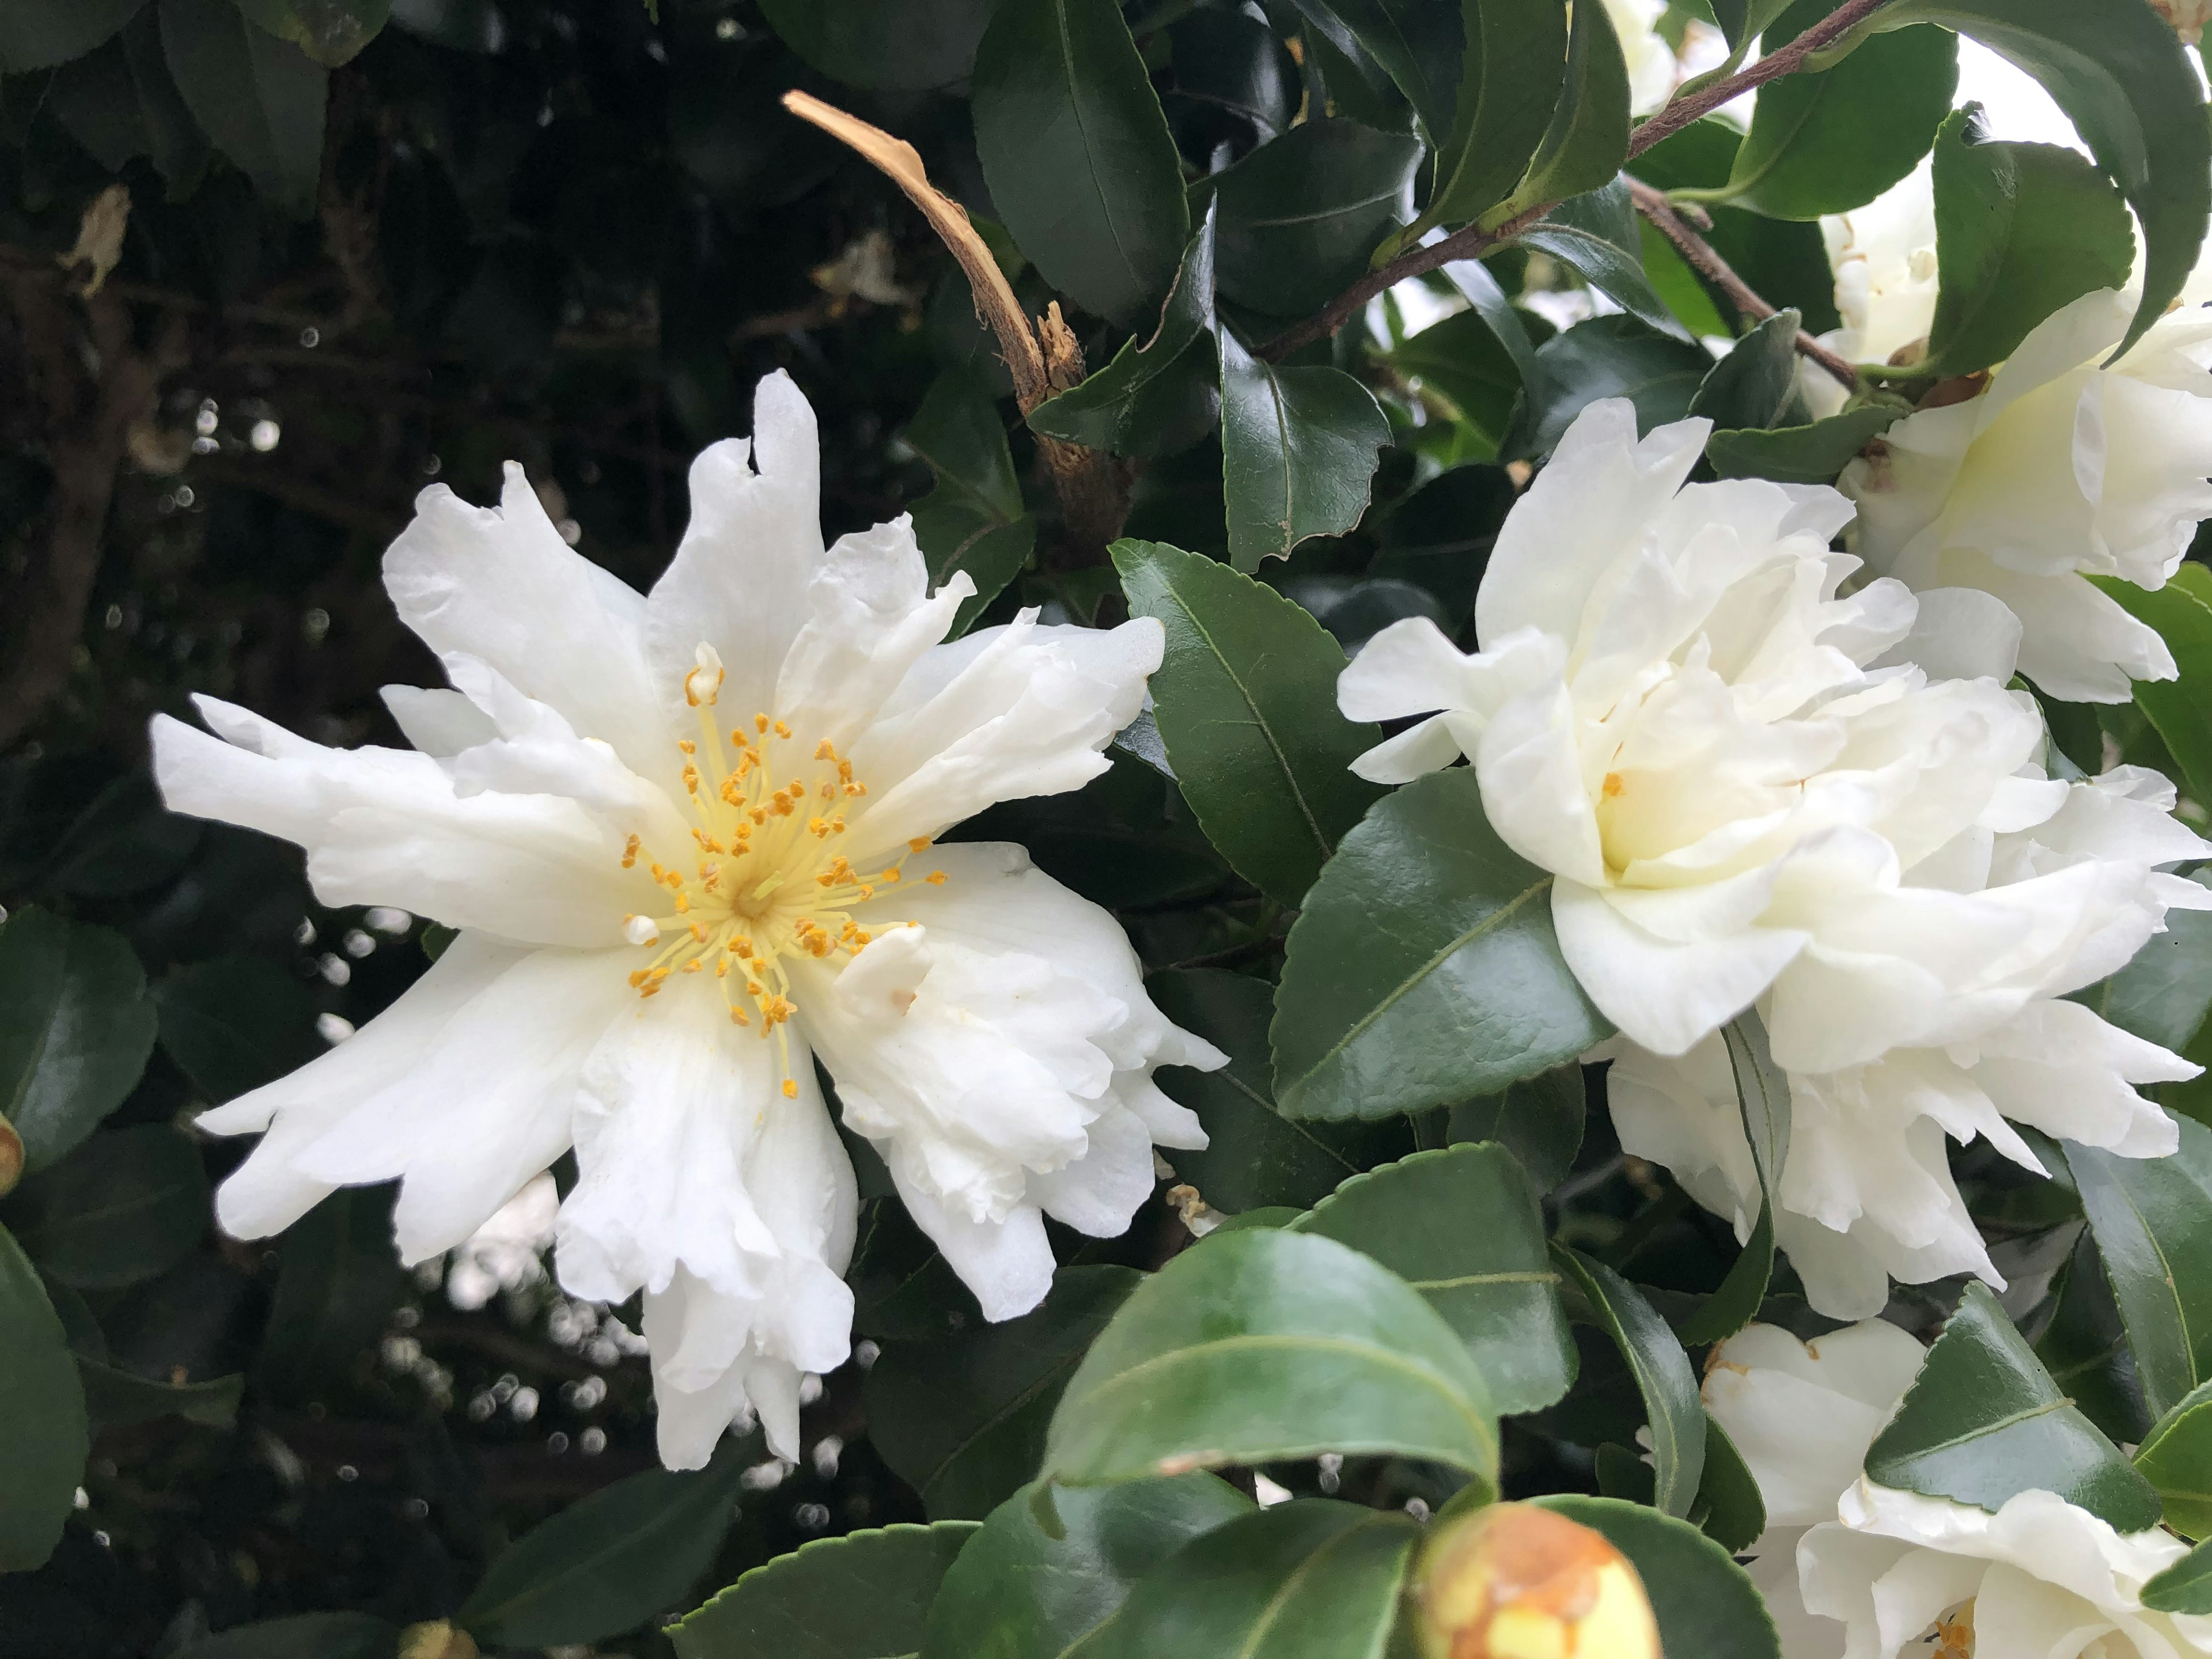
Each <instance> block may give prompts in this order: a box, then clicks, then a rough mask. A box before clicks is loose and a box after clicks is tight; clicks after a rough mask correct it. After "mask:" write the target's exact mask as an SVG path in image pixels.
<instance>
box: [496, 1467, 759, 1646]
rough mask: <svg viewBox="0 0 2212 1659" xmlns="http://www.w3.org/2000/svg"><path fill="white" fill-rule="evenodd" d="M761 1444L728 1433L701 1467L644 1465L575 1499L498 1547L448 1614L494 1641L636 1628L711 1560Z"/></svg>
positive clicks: (575, 1639) (546, 1639) (584, 1637)
mask: <svg viewBox="0 0 2212 1659" xmlns="http://www.w3.org/2000/svg"><path fill="white" fill-rule="evenodd" d="M759 1451H760V1442H759V1440H758V1438H757V1437H755V1438H752V1439H750V1440H733V1439H725V1440H724V1441H723V1442H722V1443H721V1445H720V1447H719V1448H717V1449H716V1451H715V1455H714V1462H711V1463H710V1464H708V1467H707V1468H703V1469H689V1470H681V1471H679V1470H673V1469H661V1468H653V1469H647V1470H646V1471H645V1472H644V1473H642V1474H633V1475H630V1476H629V1477H627V1478H626V1479H623V1480H617V1481H616V1482H615V1483H614V1484H613V1485H612V1486H602V1487H600V1488H599V1490H598V1491H597V1492H592V1493H590V1494H589V1495H587V1496H586V1497H584V1498H580V1499H578V1500H577V1501H576V1502H575V1503H574V1504H570V1505H569V1506H568V1508H566V1509H564V1510H560V1511H559V1512H557V1513H556V1514H555V1515H554V1516H553V1517H552V1518H551V1519H550V1520H548V1521H543V1522H539V1523H538V1525H537V1526H535V1527H533V1528H531V1529H530V1530H529V1531H528V1532H526V1533H525V1534H523V1535H522V1536H521V1537H520V1538H518V1539H516V1540H515V1541H514V1542H513V1543H512V1544H510V1545H508V1546H507V1548H506V1549H505V1550H503V1551H501V1553H500V1554H499V1555H498V1556H497V1557H495V1559H493V1561H492V1564H491V1565H490V1566H489V1567H487V1568H486V1569H485V1570H484V1575H483V1577H482V1578H480V1579H479V1580H477V1587H476V1589H474V1590H472V1591H471V1592H470V1595H469V1599H468V1600H467V1601H464V1602H462V1603H461V1609H460V1611H459V1613H455V1614H454V1615H453V1620H454V1622H455V1623H456V1624H459V1626H462V1628H464V1629H465V1630H466V1631H467V1632H469V1634H470V1635H471V1636H473V1637H474V1638H476V1639H477V1642H478V1643H480V1644H483V1646H486V1647H501V1648H541V1647H551V1646H554V1645H556V1644H568V1643H584V1642H597V1641H599V1640H601V1639H603V1638H606V1637H610V1636H619V1635H621V1634H622V1633H623V1632H624V1631H629V1630H635V1629H636V1628H637V1627H638V1626H640V1625H642V1624H644V1623H645V1622H646V1621H647V1620H649V1619H651V1618H653V1616H654V1615H655V1614H656V1613H664V1612H665V1611H667V1610H668V1609H669V1608H671V1607H674V1606H676V1605H677V1603H678V1602H679V1601H683V1600H684V1598H685V1597H686V1596H687V1595H689V1594H690V1589H691V1587H692V1585H693V1584H694V1583H696V1582H697V1580H698V1578H699V1576H700V1575H701V1574H702V1573H703V1572H705V1571H707V1569H708V1567H709V1566H711V1565H713V1564H714V1557H715V1555H716V1553H718V1552H719V1551H720V1549H721V1547H722V1534H724V1533H726V1532H727V1531H728V1530H729V1528H730V1522H731V1521H732V1519H734V1518H735V1516H736V1514H737V1501H738V1480H739V1479H740V1478H741V1477H742V1476H743V1475H744V1472H745V1468H746V1465H747V1464H748V1462H754V1461H757V1458H758V1455H759ZM740 1582H742V1581H740ZM698 1616H699V1615H698V1614H696V1613H695V1614H694V1615H693V1617H694V1618H697V1617H698Z"/></svg>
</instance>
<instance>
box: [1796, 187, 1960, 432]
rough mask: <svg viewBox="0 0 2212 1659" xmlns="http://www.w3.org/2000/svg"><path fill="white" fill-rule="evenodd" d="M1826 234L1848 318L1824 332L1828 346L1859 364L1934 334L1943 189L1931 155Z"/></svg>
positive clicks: (1833, 391) (1824, 229)
mask: <svg viewBox="0 0 2212 1659" xmlns="http://www.w3.org/2000/svg"><path fill="white" fill-rule="evenodd" d="M1820 235H1821V238H1822V240H1824V241H1826V244H1827V248H1828V265H1829V268H1830V269H1831V270H1833V271H1834V272H1835V275H1836V314H1837V315H1838V316H1839V317H1841V318H1842V319H1843V321H1844V325H1843V327H1841V328H1840V329H1836V330H1832V331H1830V332H1829V333H1828V334H1826V335H1825V336H1823V339H1824V341H1825V343H1826V344H1828V345H1830V346H1832V347H1833V348H1834V349H1836V350H1838V351H1839V352H1841V353H1842V354H1843V355H1844V356H1846V357H1848V358H1850V360H1851V361H1852V362H1860V363H1886V362H1889V361H1890V360H1891V359H1892V358H1893V357H1895V356H1897V355H1898V354H1899V352H1901V351H1905V350H1907V349H1909V348H1911V347H1915V346H1917V345H1919V344H1920V343H1922V342H1923V341H1925V340H1926V339H1927V338H1928V330H1929V326H1930V325H1932V324H1933V323H1934V322H1935V320H1936V188H1935V185H1934V182H1933V176H1932V174H1931V173H1929V161H1928V160H1927V158H1926V157H1924V156H1923V158H1922V159H1921V162H1920V165H1919V166H1918V167H1915V168H1913V170H1912V171H1911V173H1907V174H1906V175H1905V177H1904V178H1903V179H1900V180H1899V181H1898V182H1897V183H1896V184H1894V185H1891V186H1890V187H1889V188H1888V189H1887V190H1886V191H1882V193H1881V195H1879V196H1877V197H1875V198H1874V200H1872V201H1871V202H1869V203H1868V204H1866V205H1865V206H1863V207H1856V208H1853V209H1852V210H1850V212H1849V213H1838V214H1832V215H1830V216H1827V217H1826V218H1824V219H1822V220H1821V221H1820ZM1828 392H1829V395H1830V397H1831V398H1832V401H1833V402H1834V403H1835V404H1836V405H1837V407H1838V408H1840V407H1841V406H1842V395H1843V388H1842V387H1841V386H1837V385H1836V384H1835V382H1834V381H1833V380H1830V381H1829V382H1828ZM1821 412H1823V413H1828V412H1831V411H1827V410H1823V411H1821Z"/></svg>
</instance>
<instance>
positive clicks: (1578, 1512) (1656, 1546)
mask: <svg viewBox="0 0 2212 1659" xmlns="http://www.w3.org/2000/svg"><path fill="white" fill-rule="evenodd" d="M1534 1502H1536V1503H1538V1504H1541V1505H1543V1507H1544V1508H1546V1509H1547V1510H1553V1512H1555V1513H1557V1514H1559V1515H1564V1516H1566V1517H1567V1519H1568V1520H1570V1521H1579V1522H1581V1523H1582V1524H1583V1526H1585V1527H1589V1528H1595V1530H1596V1531H1598V1532H1601V1533H1603V1534H1605V1535H1606V1538H1607V1541H1610V1542H1611V1543H1612V1545H1613V1547H1614V1548H1615V1549H1617V1550H1619V1551H1620V1553H1622V1554H1623V1555H1625V1556H1626V1557H1627V1558H1628V1564H1629V1565H1631V1566H1632V1567H1634V1568H1635V1569H1636V1576H1637V1577H1638V1578H1641V1579H1642V1580H1643V1581H1644V1594H1645V1595H1647V1596H1649V1597H1650V1601H1651V1613H1652V1616H1653V1617H1654V1618H1655V1619H1656V1620H1657V1621H1658V1625H1659V1644H1660V1646H1661V1647H1662V1649H1663V1650H1665V1651H1666V1652H1667V1653H1668V1655H1670V1656H1672V1655H1695V1656H1697V1659H1782V1643H1781V1638H1779V1637H1778V1636H1777V1635H1776V1634H1775V1630H1774V1620H1773V1619H1772V1618H1771V1616H1769V1614H1768V1613H1767V1611H1766V1604H1765V1601H1762V1600H1761V1599H1760V1597H1759V1590H1758V1589H1757V1588H1756V1587H1755V1586H1754V1585H1753V1583H1752V1582H1751V1576H1750V1575H1749V1574H1748V1573H1747V1572H1745V1571H1744V1570H1743V1569H1742V1568H1741V1567H1740V1566H1738V1565H1736V1564H1735V1561H1733V1560H1732V1559H1729V1553H1728V1551H1727V1550H1726V1549H1724V1548H1723V1547H1721V1545H1720V1544H1718V1543H1717V1542H1715V1541H1713V1540H1712V1539H1711V1538H1709V1537H1707V1536H1706V1535H1705V1534H1704V1533H1702V1532H1699V1530H1698V1529H1697V1528H1695V1527H1693V1526H1692V1525H1690V1523H1689V1522H1686V1521H1678V1520H1675V1519H1674V1517H1673V1516H1667V1515H1662V1514H1660V1513H1659V1512H1658V1511H1657V1510H1651V1509H1647V1508H1645V1507H1644V1505H1642V1504H1624V1503H1621V1502H1620V1501H1619V1500H1618V1499H1616V1498H1582V1497H1576V1496H1561V1497H1555V1498H1536V1499H1535V1500H1534Z"/></svg>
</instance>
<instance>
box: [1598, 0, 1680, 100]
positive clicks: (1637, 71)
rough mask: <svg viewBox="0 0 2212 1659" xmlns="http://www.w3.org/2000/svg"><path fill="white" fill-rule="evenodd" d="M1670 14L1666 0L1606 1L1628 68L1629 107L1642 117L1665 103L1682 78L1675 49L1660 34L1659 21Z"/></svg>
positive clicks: (1622, 55)
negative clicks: (1676, 61)
mask: <svg viewBox="0 0 2212 1659" xmlns="http://www.w3.org/2000/svg"><path fill="white" fill-rule="evenodd" d="M1666 13H1667V7H1666V3H1665V0H1605V14H1606V16H1607V19H1608V20H1609V21H1611V22H1612V24H1613V33H1614V35H1615V36H1617V37H1618V38H1619V40H1620V55H1621V58H1622V59H1623V61H1625V62H1626V64H1627V65H1628V106H1629V109H1630V111H1631V112H1633V113H1635V114H1638V115H1647V114H1649V113H1650V112H1651V111H1653V110H1655V109H1657V108H1658V107H1659V106H1660V105H1662V104H1663V103H1665V102H1666V101H1667V100H1668V98H1670V97H1672V96H1673V95H1674V82H1676V81H1677V80H1679V79H1680V74H1681V71H1680V69H1679V68H1678V67H1677V66H1676V64H1675V62H1674V50H1673V48H1671V47H1670V46H1668V44H1667V42H1666V41H1665V40H1663V39H1662V38H1661V36H1660V33H1659V28H1658V24H1659V20H1660V19H1661V18H1662V17H1663V16H1665V15H1666Z"/></svg>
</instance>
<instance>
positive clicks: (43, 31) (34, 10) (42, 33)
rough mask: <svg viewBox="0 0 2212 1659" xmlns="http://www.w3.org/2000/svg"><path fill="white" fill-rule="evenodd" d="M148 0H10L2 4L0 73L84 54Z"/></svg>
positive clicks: (13, 72) (21, 71)
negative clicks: (6, 3)
mask: <svg viewBox="0 0 2212 1659" xmlns="http://www.w3.org/2000/svg"><path fill="white" fill-rule="evenodd" d="M146 3H147V0H11V3H9V4H8V5H5V6H0V74H7V75H22V74H26V73H27V72H28V71H30V70H42V69H52V68H53V67H54V65H55V64H65V63H67V62H69V60H70V58H82V56H83V55H84V54H85V53H87V52H90V51H91V50H92V49H93V48H94V46H99V45H100V43H101V42H102V41H104V40H107V39H108V38H109V37H110V36H112V35H113V34H114V33H116V32H117V31H118V29H120V28H121V27H123V26H124V25H125V23H127V22H129V21H131V17H132V15H134V14H136V13H137V10H138V8H139V7H141V6H143V5H144V4H146Z"/></svg>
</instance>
